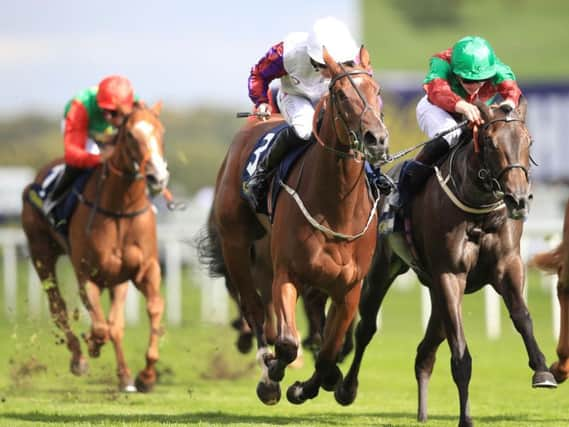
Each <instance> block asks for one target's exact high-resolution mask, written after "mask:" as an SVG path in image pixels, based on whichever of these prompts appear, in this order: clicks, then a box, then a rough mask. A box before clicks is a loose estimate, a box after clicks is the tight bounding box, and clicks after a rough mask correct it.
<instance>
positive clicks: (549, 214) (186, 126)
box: [0, 0, 569, 356]
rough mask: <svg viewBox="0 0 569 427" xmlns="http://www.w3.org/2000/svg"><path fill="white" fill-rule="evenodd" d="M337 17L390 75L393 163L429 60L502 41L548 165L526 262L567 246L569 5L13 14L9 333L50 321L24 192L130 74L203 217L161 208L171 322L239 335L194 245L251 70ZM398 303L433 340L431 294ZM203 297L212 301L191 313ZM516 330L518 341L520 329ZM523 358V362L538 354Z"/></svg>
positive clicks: (6, 11) (0, 30) (129, 8)
mask: <svg viewBox="0 0 569 427" xmlns="http://www.w3.org/2000/svg"><path fill="white" fill-rule="evenodd" d="M326 15H334V16H336V17H338V18H340V19H342V20H344V21H345V22H346V23H347V24H348V26H349V27H350V29H351V30H352V31H353V33H354V36H355V38H356V39H357V40H361V42H362V43H363V44H365V45H366V46H367V47H368V49H369V50H370V53H371V58H372V65H373V66H374V71H375V76H376V78H377V79H378V81H379V82H380V83H381V84H382V86H383V90H384V92H383V97H384V105H385V117H386V123H387V126H388V128H389V129H390V132H391V138H390V144H391V152H392V153H395V152H397V151H399V150H402V149H404V148H407V147H410V146H412V145H415V144H417V143H419V142H421V141H423V140H425V139H426V138H425V137H424V136H423V135H421V133H420V131H419V130H418V127H417V125H416V120H415V105H416V101H417V100H418V99H419V97H420V96H422V87H421V85H422V79H423V77H424V75H425V73H426V71H427V67H428V60H429V58H430V56H431V55H432V54H434V53H436V52H439V51H442V50H445V49H446V48H448V47H450V46H452V45H453V43H454V42H455V41H457V40H458V39H460V38H461V37H463V36H465V35H480V36H483V37H485V38H486V39H487V40H489V41H490V43H491V44H492V45H493V47H494V49H495V51H496V53H497V55H498V56H499V57H500V59H501V60H502V61H503V62H505V63H506V64H508V65H510V66H511V68H512V69H513V71H514V72H515V74H516V76H517V78H518V81H519V84H520V86H521V88H522V91H523V92H524V93H525V94H526V96H527V98H528V102H529V110H528V118H527V121H528V127H529V128H530V131H531V133H532V136H533V139H534V145H533V147H532V150H533V157H534V158H535V160H536V161H537V163H538V164H539V166H538V167H534V168H532V178H533V183H534V196H535V200H534V203H533V206H532V212H531V214H530V219H529V221H528V222H527V224H526V232H525V238H524V245H523V248H522V249H523V251H524V257H526V258H527V256H528V255H529V254H531V253H533V252H535V251H536V250H540V249H544V248H547V247H549V246H551V245H552V244H554V243H555V241H556V239H558V236H559V233H560V231H561V215H562V207H563V205H564V202H565V201H566V200H567V196H568V194H569V190H568V188H567V187H566V184H569V168H568V167H567V158H568V156H569V149H568V148H567V145H568V144H569V140H568V135H569V61H568V60H567V52H569V26H568V25H567V22H569V3H568V2H566V1H564V0H541V1H539V2H537V1H532V0H477V1H466V0H422V1H414V0H313V1H306V0H288V1H286V2H285V3H280V4H279V5H277V4H276V3H274V2H273V3H271V2H258V1H257V2H253V1H239V2H236V1H229V0H219V1H215V2H193V1H182V0H163V1H161V2H160V5H159V6H158V4H157V3H156V2H141V1H134V0H122V1H116V0H114V1H111V0H99V1H97V2H96V3H85V2H77V1H65V0H54V1H51V2H49V3H47V2H39V1H37V0H19V1H17V2H3V5H2V13H1V14H0V87H1V90H0V93H1V96H0V254H1V255H2V258H1V259H0V292H1V293H0V301H3V302H2V307H0V309H1V312H0V322H2V323H4V325H6V329H3V330H4V331H10V330H12V329H10V328H15V327H16V326H17V325H18V323H19V322H25V321H27V320H29V319H30V318H32V317H33V318H37V319H40V321H41V319H47V318H48V315H47V307H46V302H45V298H44V297H43V295H42V293H41V290H40V288H39V284H38V283H37V279H36V278H35V272H34V271H33V270H32V268H31V266H30V265H29V263H28V260H27V257H26V249H25V243H24V240H23V235H22V233H21V230H20V226H19V222H18V221H19V211H20V209H21V200H20V194H21V190H22V189H23V187H24V185H25V184H26V183H28V182H30V181H31V180H32V178H33V176H34V173H35V171H36V170H37V169H38V168H39V167H40V166H42V165H43V164H44V163H46V162H47V161H48V160H51V159H53V158H55V157H58V156H61V155H62V153H63V143H62V136H61V134H60V120H61V118H62V113H63V108H64V105H65V104H66V102H67V101H68V100H69V99H71V98H72V97H73V96H74V95H75V94H76V93H77V92H78V91H80V90H82V89H83V88H86V87H88V86H91V85H95V84H97V83H98V82H99V81H100V80H101V79H102V78H103V77H104V76H106V75H108V74H115V73H118V74H124V75H126V76H128V77H129V78H130V79H131V81H132V82H133V84H134V86H135V89H136V92H137V93H138V94H139V95H140V96H141V98H142V99H144V100H145V101H147V102H148V103H153V102H156V101H159V100H162V101H163V102H164V108H163V114H162V119H163V122H164V124H165V126H166V148H167V157H168V161H169V165H170V171H171V182H172V184H171V187H172V189H173V191H174V194H175V195H176V196H177V197H178V198H179V199H182V200H185V201H187V203H188V209H187V210H186V211H184V212H176V213H171V212H168V211H166V209H164V208H163V206H162V205H163V204H162V203H161V202H160V201H159V200H158V201H157V204H158V207H159V218H160V228H159V237H160V244H161V258H162V263H163V267H164V269H163V270H164V284H165V285H164V294H165V295H166V298H167V303H168V308H167V311H166V315H165V320H166V323H167V324H169V325H172V326H174V325H187V324H188V322H192V321H195V322H198V321H203V320H208V321H213V322H219V323H221V324H224V325H226V324H227V322H228V319H229V317H230V316H231V313H234V308H233V307H232V306H231V305H230V304H229V302H228V301H227V298H226V292H225V289H224V286H223V283H220V282H219V281H217V282H216V281H210V280H209V279H207V278H206V277H205V276H204V273H203V271H201V270H200V269H199V268H198V267H197V265H196V261H195V256H194V252H193V251H194V249H193V246H192V244H191V241H192V240H193V238H194V237H195V235H196V233H197V232H198V230H199V228H200V227H201V226H202V225H203V224H204V221H205V217H206V215H207V209H208V205H209V200H210V199H209V198H210V197H211V186H212V185H213V184H214V180H215V176H216V174H217V170H218V167H219V165H220V163H221V161H222V159H223V157H224V155H225V152H226V150H227V147H228V145H229V144H230V141H231V139H232V136H233V134H234V133H235V131H236V130H237V129H238V128H239V126H240V125H241V124H242V122H240V120H239V119H236V118H235V113H236V112H237V111H248V110H250V109H251V108H252V105H251V102H250V100H249V99H248V95H247V78H248V75H249V70H250V68H251V66H252V65H253V64H255V63H256V62H257V60H258V59H259V58H260V57H261V56H262V55H264V54H265V52H266V51H267V49H268V48H269V47H270V46H272V45H273V44H275V43H277V42H279V41H281V40H282V38H283V37H284V36H285V34H287V33H288V32H291V31H308V30H310V28H311V25H312V23H313V21H314V20H315V19H317V18H319V17H322V16H326ZM61 268H62V277H64V279H65V280H66V281H67V282H70V283H67V284H66V285H65V286H67V288H68V289H67V293H68V294H69V295H70V298H71V301H75V302H74V303H71V304H70V305H71V306H72V307H76V306H77V307H79V309H81V308H80V304H79V303H78V302H77V299H76V289H75V288H74V286H75V285H74V283H73V278H72V274H71V272H70V271H69V268H68V266H67V265H66V264H65V262H63V266H62V267H61ZM530 279H531V280H530V286H529V289H530V291H529V292H530V302H531V303H532V304H535V310H537V313H536V312H534V318H537V319H538V323H539V325H540V326H539V327H538V331H539V333H540V334H546V338H547V339H546V342H547V343H548V345H549V346H550V347H551V350H553V340H554V338H555V334H556V329H555V325H556V317H555V316H556V308H555V307H556V304H555V301H554V299H553V293H552V289H553V288H552V286H554V282H552V281H551V280H550V279H547V278H544V277H542V276H540V275H538V274H536V273H532V274H530ZM396 289H399V291H400V293H399V294H397V291H395V295H396V296H394V300H396V301H399V303H397V304H399V305H396V306H397V307H400V309H401V310H408V309H409V310H411V308H412V310H411V311H412V312H413V314H412V315H413V316H414V317H413V320H412V322H414V323H413V324H414V325H415V326H413V327H414V328H415V329H416V332H417V336H419V334H420V331H421V324H422V321H423V319H424V315H425V314H421V313H428V306H421V307H423V308H422V309H420V308H419V306H420V304H419V302H418V301H420V291H419V290H418V289H419V287H418V286H416V283H415V281H414V279H413V277H412V276H409V277H407V278H406V279H404V280H402V281H401V285H400V286H399V287H397V288H396ZM190 295H191V296H192V298H196V300H197V301H198V302H197V303H196V302H195V301H194V300H192V301H193V302H190V301H189V300H188V298H189V296H190ZM494 297H495V296H491V294H487V295H486V296H483V295H482V293H481V296H479V297H477V298H479V299H478V300H476V301H478V302H476V303H473V304H474V305H473V306H472V307H473V310H472V311H471V312H469V313H470V314H469V315H472V317H473V318H476V319H477V322H478V324H479V327H481V325H486V326H485V327H481V328H482V329H484V331H485V334H484V335H485V337H486V338H488V339H493V338H496V337H499V336H500V334H503V333H504V331H503V330H502V329H501V328H500V316H504V310H503V308H502V309H500V302H497V300H496V299H494ZM398 298H399V299H398ZM473 298H474V297H473ZM483 298H484V299H483ZM411 301H415V302H411ZM193 304H197V305H193ZM421 304H423V303H421ZM425 304H426V302H425ZM500 310H502V314H501V315H500ZM532 310H534V309H533V308H532ZM496 311H497V313H498V314H497V315H496ZM492 312H494V313H495V314H494V315H492V314H491V313H492ZM128 313H129V314H128V320H129V322H130V324H137V323H138V322H139V320H140V318H142V316H144V310H143V304H142V303H141V302H139V301H138V295H137V293H136V292H131V293H130V295H129V311H128ZM199 313H201V314H199ZM472 313H474V314H472ZM489 313H490V314H489ZM397 315H398V314H397V313H393V316H394V317H393V318H392V319H393V320H392V321H393V323H396V322H399V321H398V320H396V319H397ZM489 316H490V317H489ZM492 316H494V317H492ZM496 316H498V317H496ZM467 317H468V316H467ZM83 319H84V317H83ZM387 319H389V317H388V316H387V315H386V322H387V321H388V320H387ZM505 321H506V322H507V321H508V320H507V318H505ZM15 325H16V326H15ZM507 329H508V330H507V333H512V331H511V329H512V328H507ZM513 333H515V332H513ZM517 350H518V353H519V355H520V356H521V355H522V353H523V350H522V349H521V348H520V349H517ZM61 351H62V352H64V349H63V348H62V349H61Z"/></svg>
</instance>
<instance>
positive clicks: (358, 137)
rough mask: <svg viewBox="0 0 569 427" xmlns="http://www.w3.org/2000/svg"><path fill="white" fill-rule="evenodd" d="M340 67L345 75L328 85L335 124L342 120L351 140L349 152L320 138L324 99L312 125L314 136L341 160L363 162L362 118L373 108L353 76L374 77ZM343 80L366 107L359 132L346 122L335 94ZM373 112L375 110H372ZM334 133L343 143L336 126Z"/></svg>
mask: <svg viewBox="0 0 569 427" xmlns="http://www.w3.org/2000/svg"><path fill="white" fill-rule="evenodd" d="M339 65H340V67H341V68H342V70H343V71H344V72H343V73H340V74H338V75H336V76H334V77H333V78H332V79H331V80H330V84H329V85H328V92H329V95H330V104H331V106H332V112H333V114H334V122H336V121H338V120H340V121H341V123H342V125H343V127H344V129H345V132H346V134H347V135H348V139H349V143H348V144H347V150H346V151H344V150H338V149H336V148H332V147H330V146H328V145H326V144H325V143H324V142H323V141H322V139H321V138H320V136H319V135H318V129H317V125H316V122H317V120H318V117H319V115H320V114H319V113H320V111H321V110H322V105H323V102H324V99H322V100H321V101H320V102H319V104H318V107H317V109H316V111H315V113H314V120H313V124H312V129H313V133H314V136H315V137H316V140H317V141H318V142H319V143H320V145H322V146H323V147H324V148H325V149H326V150H329V151H332V152H333V153H335V154H336V155H337V156H338V157H341V158H344V159H346V158H353V159H354V160H357V161H361V160H363V159H365V158H366V152H365V145H364V143H363V135H362V133H363V132H362V117H363V116H364V114H365V113H366V112H367V111H368V110H372V108H371V107H370V105H369V103H368V101H367V99H366V98H365V97H364V96H363V94H362V92H361V90H360V89H359V88H358V86H357V85H356V83H355V82H354V79H353V76H357V75H360V74H364V75H367V76H368V77H370V78H371V77H372V75H371V74H370V73H369V72H368V71H365V70H352V71H347V70H346V69H345V67H344V66H343V65H342V64H339ZM343 78H347V79H348V81H349V82H350V84H351V85H352V87H353V88H354V90H355V92H356V94H357V95H358V97H359V98H360V100H361V101H362V103H363V105H364V109H363V110H362V112H361V114H360V118H359V123H360V125H359V129H357V130H353V129H352V128H351V127H350V125H349V123H348V122H347V121H346V117H345V115H344V114H342V109H341V108H340V102H339V100H338V97H337V95H336V93H335V92H334V90H333V89H334V86H335V84H336V83H337V82H338V81H339V80H341V79H343ZM372 111H373V110H372ZM373 113H374V114H376V115H377V113H376V112H375V111H373ZM378 118H379V120H380V121H381V117H378ZM334 132H335V133H336V138H338V140H340V141H341V138H340V136H339V135H338V130H337V129H336V126H334Z"/></svg>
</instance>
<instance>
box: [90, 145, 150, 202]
mask: <svg viewBox="0 0 569 427" xmlns="http://www.w3.org/2000/svg"><path fill="white" fill-rule="evenodd" d="M109 162H111V164H112V165H113V166H112V167H108V168H107V170H106V171H105V175H106V176H105V178H104V180H103V182H102V184H101V190H100V191H101V202H100V206H101V208H105V209H108V210H119V211H126V210H136V209H139V208H142V207H143V206H144V205H145V204H146V185H145V180H144V179H141V178H138V179H134V177H133V176H132V177H131V176H129V167H128V161H127V156H126V154H125V153H124V152H123V151H122V150H120V149H116V150H115V152H114V153H113V154H112V156H111V157H110V159H109Z"/></svg>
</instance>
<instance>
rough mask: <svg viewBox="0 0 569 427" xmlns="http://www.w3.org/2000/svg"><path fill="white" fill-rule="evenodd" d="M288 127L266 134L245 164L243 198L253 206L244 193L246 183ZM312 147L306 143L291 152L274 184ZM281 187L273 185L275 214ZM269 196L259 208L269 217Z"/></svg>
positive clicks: (284, 124)
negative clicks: (279, 134)
mask: <svg viewBox="0 0 569 427" xmlns="http://www.w3.org/2000/svg"><path fill="white" fill-rule="evenodd" d="M286 127H288V124H286V123H283V124H280V125H278V126H276V127H274V128H272V129H270V130H269V131H268V132H266V133H265V134H264V135H263V136H261V138H259V140H258V141H257V143H256V144H255V146H254V147H253V151H252V152H251V154H250V156H249V159H248V160H247V163H246V164H245V168H244V169H243V172H242V174H241V197H243V198H244V199H245V200H247V201H248V202H249V203H250V204H251V205H253V204H252V203H251V201H250V198H249V195H248V194H246V193H245V192H244V188H245V183H246V182H247V181H248V180H249V178H250V177H251V176H252V175H253V174H254V173H255V171H256V170H257V165H258V164H259V163H260V162H261V160H262V159H263V158H265V156H266V155H267V154H268V152H269V148H270V147H271V145H272V144H273V142H274V141H275V137H276V136H277V135H278V133H279V132H281V131H282V130H283V129H285V128H286ZM309 147H310V143H306V144H305V145H303V146H301V147H297V148H295V149H293V150H291V151H290V152H289V153H287V155H286V156H285V158H284V159H283V160H282V161H281V163H280V164H279V166H278V167H277V168H276V172H275V175H274V178H273V180H274V182H279V181H280V180H283V181H284V179H285V178H286V177H287V176H288V174H289V173H290V170H291V168H292V167H293V166H294V164H295V163H296V161H297V160H298V159H299V158H300V157H301V156H302V154H303V153H304V152H305V151H306V150H307V149H308V148H309ZM280 190H281V186H280V185H273V191H272V197H271V206H273V209H272V211H273V212H274V207H275V206H276V202H277V198H278V196H279V194H280ZM267 196H268V195H267V194H264V195H263V199H264V200H263V202H262V203H261V205H260V206H259V208H258V212H259V213H261V214H265V215H268V214H269V212H268V204H267V201H268V200H267ZM271 221H272V217H271Z"/></svg>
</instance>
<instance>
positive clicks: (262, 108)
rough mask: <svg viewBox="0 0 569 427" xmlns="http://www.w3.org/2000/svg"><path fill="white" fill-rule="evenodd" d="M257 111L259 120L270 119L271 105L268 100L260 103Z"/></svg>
mask: <svg viewBox="0 0 569 427" xmlns="http://www.w3.org/2000/svg"><path fill="white" fill-rule="evenodd" d="M255 113H257V118H258V119H259V120H268V119H269V117H271V106H270V105H269V104H267V103H266V102H263V103H261V104H259V106H258V107H257V110H256V111H255Z"/></svg>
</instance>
